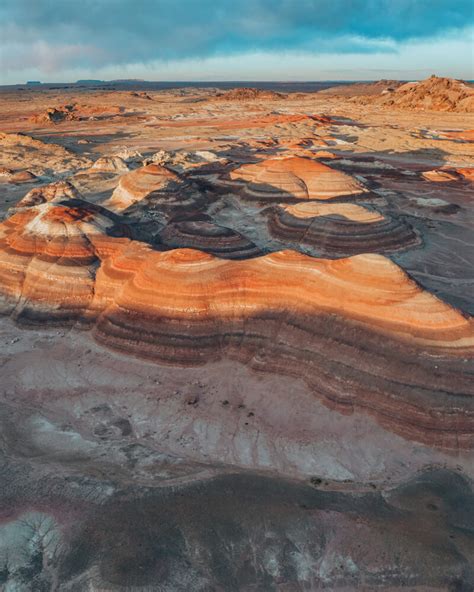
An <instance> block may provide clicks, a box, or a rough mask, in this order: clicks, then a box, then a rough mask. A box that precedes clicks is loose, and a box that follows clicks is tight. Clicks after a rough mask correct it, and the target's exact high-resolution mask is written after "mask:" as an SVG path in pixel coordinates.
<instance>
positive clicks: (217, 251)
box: [160, 220, 261, 259]
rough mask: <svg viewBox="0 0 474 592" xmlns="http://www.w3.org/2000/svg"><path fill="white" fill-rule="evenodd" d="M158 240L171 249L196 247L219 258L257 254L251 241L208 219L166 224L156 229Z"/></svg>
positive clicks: (240, 257) (239, 257) (246, 257)
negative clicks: (157, 230)
mask: <svg viewBox="0 0 474 592" xmlns="http://www.w3.org/2000/svg"><path fill="white" fill-rule="evenodd" d="M160 239H161V242H162V243H163V244H164V245H166V246H168V247H171V248H175V249H176V248H182V247H186V248H191V249H199V250H200V251H204V252H206V253H211V254H212V255H215V256H216V257H221V258H223V259H248V258H249V257H256V256H257V255H261V251H260V249H259V248H258V247H257V246H256V245H255V244H254V243H253V242H252V241H250V240H248V239H247V238H245V237H244V236H242V235H241V234H239V233H238V232H235V231H234V230H231V229H230V228H226V227H224V226H220V225H218V224H214V223H213V222H211V221H209V220H197V221H187V222H175V223H172V224H168V225H167V226H166V227H165V228H164V229H163V230H162V231H161V232H160Z"/></svg>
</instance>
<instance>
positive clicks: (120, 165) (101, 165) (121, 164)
mask: <svg viewBox="0 0 474 592" xmlns="http://www.w3.org/2000/svg"><path fill="white" fill-rule="evenodd" d="M90 170H91V171H94V172H95V171H97V172H103V173H127V172H128V171H129V170H130V168H129V166H128V165H127V163H126V162H125V161H124V160H123V159H122V158H120V157H119V156H101V157H100V158H98V159H97V160H96V161H95V162H94V164H93V165H92V166H91V168H90Z"/></svg>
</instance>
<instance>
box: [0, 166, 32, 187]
mask: <svg viewBox="0 0 474 592" xmlns="http://www.w3.org/2000/svg"><path fill="white" fill-rule="evenodd" d="M36 180H37V177H36V175H34V174H33V173H32V172H31V171H12V170H11V169H7V168H2V170H0V181H6V182H7V183H13V184H15V185H19V184H22V183H34V182H35V181H36Z"/></svg>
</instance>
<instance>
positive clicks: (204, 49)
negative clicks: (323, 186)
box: [0, 0, 474, 84]
mask: <svg viewBox="0 0 474 592" xmlns="http://www.w3.org/2000/svg"><path fill="white" fill-rule="evenodd" d="M473 44H474V1H473V0H1V1H0V82H1V83H3V84H9V83H16V82H23V81H24V80H27V79H28V80H31V79H39V80H43V81H46V80H47V81H73V80H76V79H79V78H100V79H111V78H145V79H148V80H349V79H351V80H367V79H374V78H381V77H385V78H402V79H416V78H423V77H425V76H428V75H430V74H432V73H434V74H438V75H447V76H455V77H459V78H469V79H472V78H474V47H473Z"/></svg>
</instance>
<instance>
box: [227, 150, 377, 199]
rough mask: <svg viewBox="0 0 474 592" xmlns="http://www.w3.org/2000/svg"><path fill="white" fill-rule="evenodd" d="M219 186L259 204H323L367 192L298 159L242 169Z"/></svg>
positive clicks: (320, 165)
mask: <svg viewBox="0 0 474 592" xmlns="http://www.w3.org/2000/svg"><path fill="white" fill-rule="evenodd" d="M221 183H223V184H228V185H234V186H238V187H241V188H242V192H243V193H244V194H245V195H247V196H249V197H251V198H253V199H262V200H265V199H267V200H268V199H277V200H281V201H284V200H288V199H290V200H293V199H298V200H308V199H319V200H326V199H333V198H335V197H342V196H350V195H357V194H360V193H363V192H364V191H366V189H365V188H364V187H363V186H362V185H361V184H360V183H359V182H358V181H357V180H356V179H354V178H353V177H351V176H350V175H348V174H346V173H343V172H341V171H337V170H335V169H332V168H331V167H329V166H327V165H326V164H323V163H322V162H319V161H317V160H312V159H309V158H303V157H299V156H290V157H287V158H270V159H267V160H262V161H260V162H257V163H256V164H246V165H243V166H241V167H239V168H238V169H235V170H234V171H232V172H231V173H230V174H229V178H228V179H222V180H221Z"/></svg>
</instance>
